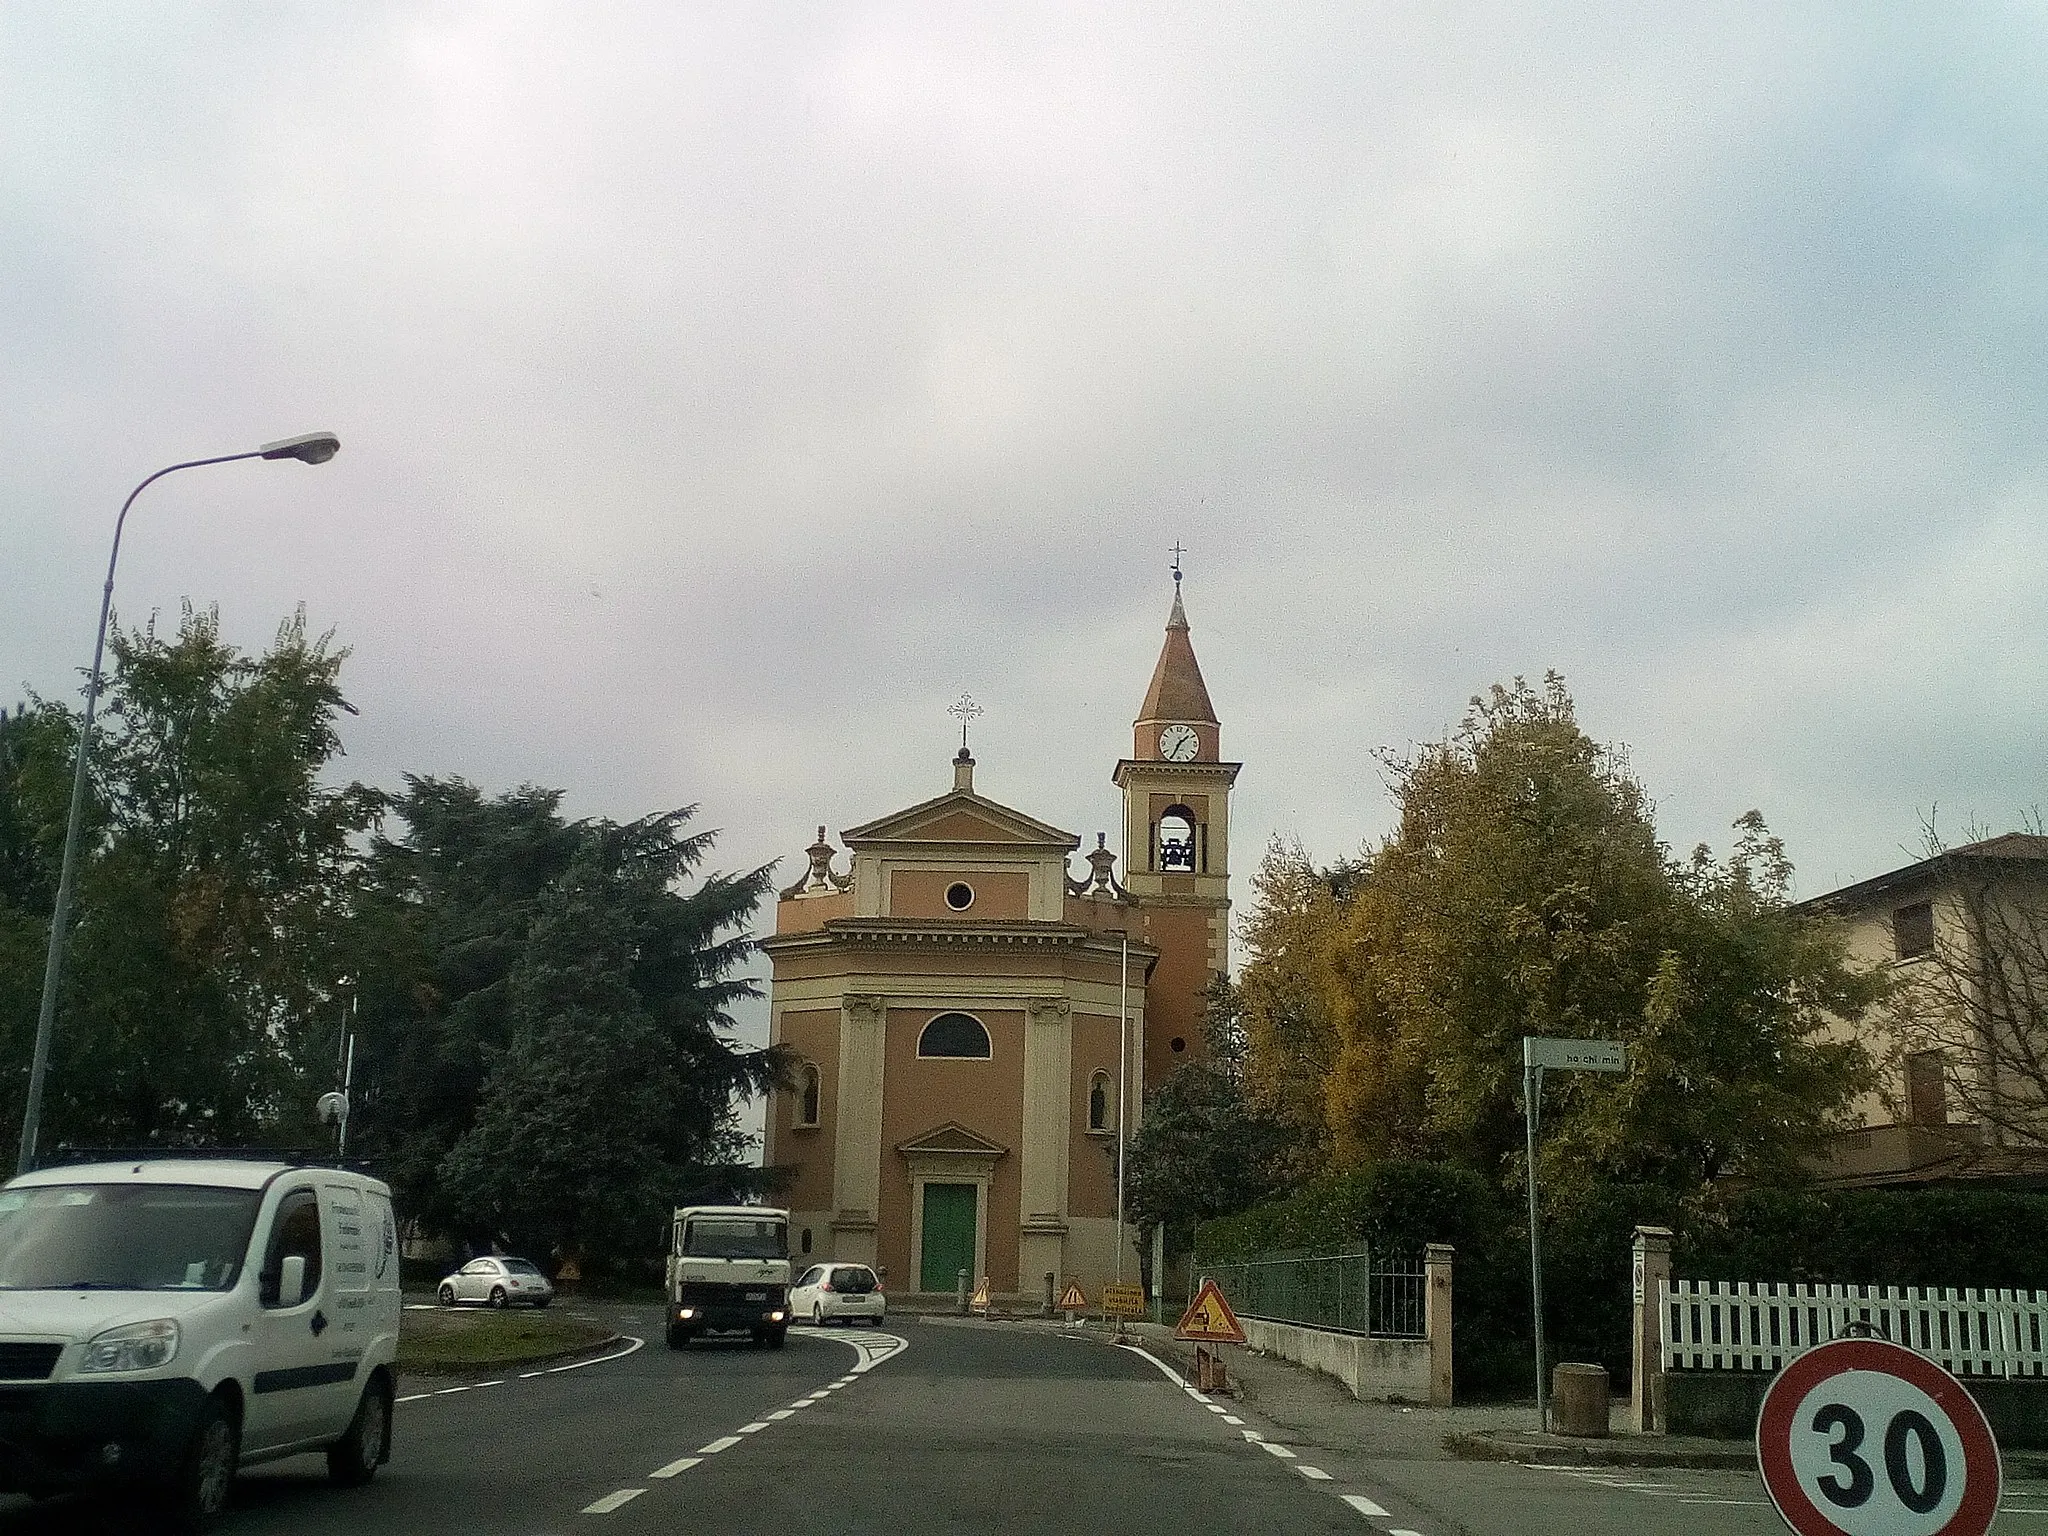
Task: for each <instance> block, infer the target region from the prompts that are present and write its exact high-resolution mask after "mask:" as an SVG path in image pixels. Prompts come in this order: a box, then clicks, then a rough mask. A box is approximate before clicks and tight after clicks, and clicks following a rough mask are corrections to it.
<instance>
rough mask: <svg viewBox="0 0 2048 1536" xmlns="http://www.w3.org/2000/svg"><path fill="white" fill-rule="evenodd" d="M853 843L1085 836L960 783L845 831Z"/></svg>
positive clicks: (1051, 844)
mask: <svg viewBox="0 0 2048 1536" xmlns="http://www.w3.org/2000/svg"><path fill="white" fill-rule="evenodd" d="M840 837H841V838H842V840H843V841H844V842H845V843H846V846H847V847H849V848H852V847H855V846H857V845H859V844H864V843H1009V844H1012V845H1019V844H1021V845H1028V846H1032V847H1039V848H1061V849H1071V848H1078V847H1080V846H1081V839H1080V838H1078V837H1076V836H1075V835H1074V834H1073V833H1071V832H1062V831H1061V830H1060V829H1059V828H1058V827H1055V826H1052V825H1050V824H1049V823H1047V822H1043V821H1040V820H1038V819H1037V818H1036V817H1033V816H1026V815H1025V814H1024V813H1023V812H1022V811H1013V810H1011V809H1010V808H1009V807H1008V806H1007V805H999V804H997V803H996V802H995V801H993V800H990V799H988V798H987V797H986V796H983V795H977V794H975V793H974V791H972V790H968V789H956V790H953V791H951V792H950V793H948V794H943V795H940V796H939V797H938V798H937V799H936V800H927V801H925V802H924V803H923V804H922V805H913V806H911V807H910V808H909V809H908V810H904V811H898V812H896V813H895V814H894V815H893V816H884V817H882V818H880V819H879V820H877V821H870V822H867V823H866V824H864V825H862V826H858V827H849V828H847V830H846V831H844V832H842V833H841V834H840Z"/></svg>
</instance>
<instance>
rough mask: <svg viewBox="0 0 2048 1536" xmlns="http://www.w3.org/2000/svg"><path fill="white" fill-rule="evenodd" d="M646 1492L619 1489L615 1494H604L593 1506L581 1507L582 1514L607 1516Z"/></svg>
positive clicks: (635, 1489)
mask: <svg viewBox="0 0 2048 1536" xmlns="http://www.w3.org/2000/svg"><path fill="white" fill-rule="evenodd" d="M646 1491H647V1490H646V1489H645V1488H621V1489H620V1490H619V1491H618V1492H617V1493H608V1494H606V1495H605V1496H604V1497H603V1498H601V1499H599V1500H598V1501H597V1502H596V1503H595V1504H586V1505H585V1506H584V1507H583V1513H584V1514H586V1515H608V1514H610V1513H611V1512H612V1511H613V1510H615V1509H617V1508H619V1507H620V1506H621V1505H625V1504H630V1503H632V1502H633V1501H634V1500H635V1499H637V1498H639V1497H640V1495H641V1494H643V1493H645V1492H646Z"/></svg>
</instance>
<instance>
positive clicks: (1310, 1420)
mask: <svg viewBox="0 0 2048 1536" xmlns="http://www.w3.org/2000/svg"><path fill="white" fill-rule="evenodd" d="M1096 1326H1097V1327H1100V1325H1099V1324H1098V1325H1096ZM1130 1331H1131V1332H1132V1333H1133V1334H1134V1335H1136V1336H1137V1337H1138V1338H1139V1340H1140V1341H1141V1342H1142V1343H1143V1344H1144V1346H1145V1348H1147V1349H1148V1350H1150V1351H1151V1352H1152V1353H1153V1354H1155V1355H1157V1356H1159V1357H1160V1358H1161V1359H1162V1360H1165V1361H1167V1362H1168V1363H1169V1364H1175V1365H1178V1366H1180V1368H1181V1369H1182V1370H1183V1371H1184V1372H1186V1371H1192V1369H1193V1366H1194V1346H1193V1345H1190V1344H1182V1343H1179V1342H1177V1341H1176V1340H1175V1339H1174V1337H1173V1330H1172V1329H1170V1328H1166V1327H1162V1326H1160V1325H1158V1324H1156V1323H1133V1324H1132V1325H1131V1327H1130ZM1224 1355H1225V1361H1224V1365H1225V1369H1226V1370H1227V1371H1228V1372H1229V1373H1230V1386H1231V1391H1232V1393H1233V1394H1234V1395H1235V1396H1236V1397H1237V1398H1238V1400H1239V1401H1241V1402H1242V1403H1244V1404H1245V1406H1246V1407H1248V1408H1250V1409H1252V1410H1253V1411H1254V1412H1256V1413H1258V1414H1259V1415H1260V1416H1261V1417H1262V1418H1265V1419H1269V1420H1271V1421H1272V1423H1273V1424H1275V1425H1276V1426H1278V1427H1279V1428H1281V1429H1284V1430H1286V1431H1287V1432H1288V1433H1289V1434H1290V1435H1294V1436H1298V1437H1299V1438H1300V1439H1301V1440H1303V1441H1305V1442H1306V1443H1308V1444H1310V1445H1314V1446H1318V1447H1324V1448H1328V1449H1331V1450H1350V1451H1357V1452H1361V1453H1363V1454H1365V1455H1368V1456H1371V1457H1374V1458H1380V1459H1385V1460H1392V1461H1518V1462H1525V1463H1542V1464H1546V1465H1552V1466H1612V1467H1736V1468H1744V1469H1747V1468H1752V1467H1754V1466H1755V1465H1756V1453H1755V1452H1754V1451H1753V1450H1752V1449H1751V1448H1750V1446H1749V1445H1748V1444H1747V1443H1746V1442H1743V1441H1734V1440H1702V1439H1694V1438H1690V1437H1680V1436H1670V1435H1632V1434H1628V1433H1625V1432H1624V1431H1623V1428H1622V1426H1623V1425H1624V1424H1625V1423H1626V1422H1627V1414H1628V1404H1627V1403H1626V1402H1625V1401H1624V1402H1620V1403H1617V1404H1616V1405H1615V1408H1614V1411H1613V1414H1612V1419H1611V1422H1612V1423H1613V1425H1614V1432H1613V1434H1612V1435H1611V1436H1610V1438H1608V1439H1605V1440H1581V1439H1574V1438H1569V1437H1566V1436H1563V1435H1551V1434H1539V1433H1538V1432H1537V1431H1536V1430H1535V1429H1534V1428H1533V1424H1534V1420H1535V1417H1536V1405H1535V1404H1534V1403H1483V1404H1478V1405H1475V1406H1472V1407H1456V1408H1421V1407H1411V1406H1408V1405H1405V1404H1399V1403H1363V1402H1360V1401H1358V1400H1357V1399H1356V1398H1354V1397H1353V1396H1352V1395H1351V1394H1350V1392H1349V1391H1347V1390H1346V1389H1345V1387H1344V1386H1343V1384H1342V1383H1340V1382H1338V1381H1337V1380H1336V1379H1335V1378H1333V1377H1329V1376H1324V1375H1321V1374H1320V1373H1318V1372H1315V1371H1311V1370H1307V1369H1305V1368H1304V1367H1302V1366H1298V1365H1295V1364H1292V1363H1291V1362H1289V1361H1285V1360H1279V1359H1275V1358H1272V1357H1270V1356H1266V1355H1260V1354H1256V1353H1254V1352H1253V1351H1251V1350H1248V1349H1237V1348H1226V1349H1225V1350H1224Z"/></svg>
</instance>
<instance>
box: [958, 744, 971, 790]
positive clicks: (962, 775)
mask: <svg viewBox="0 0 2048 1536" xmlns="http://www.w3.org/2000/svg"><path fill="white" fill-rule="evenodd" d="M953 788H954V790H955V791H957V792H958V793H961V794H968V795H971V794H973V793H974V759H973V757H972V756H970V755H969V753H968V751H967V749H966V748H965V747H962V748H961V749H960V751H959V753H958V754H957V755H956V756H955V757H954V759H953Z"/></svg>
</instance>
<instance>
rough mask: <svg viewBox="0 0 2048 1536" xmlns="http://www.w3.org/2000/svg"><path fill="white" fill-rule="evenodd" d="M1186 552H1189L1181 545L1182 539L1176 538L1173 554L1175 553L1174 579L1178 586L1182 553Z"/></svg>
mask: <svg viewBox="0 0 2048 1536" xmlns="http://www.w3.org/2000/svg"><path fill="white" fill-rule="evenodd" d="M1186 553H1187V551H1186V550H1185V549H1183V548H1182V547H1181V543H1180V540H1178V539H1175V540H1174V541H1173V550H1172V554H1173V580H1174V585H1176V586H1178V585H1179V584H1180V557H1181V556H1182V555H1184V554H1186Z"/></svg>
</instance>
